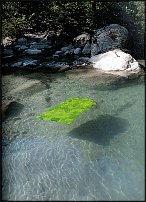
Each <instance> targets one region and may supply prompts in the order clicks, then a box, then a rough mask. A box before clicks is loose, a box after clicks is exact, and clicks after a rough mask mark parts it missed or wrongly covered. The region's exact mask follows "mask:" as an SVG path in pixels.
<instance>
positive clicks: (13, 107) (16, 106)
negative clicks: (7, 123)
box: [3, 102, 24, 120]
mask: <svg viewBox="0 0 146 202" xmlns="http://www.w3.org/2000/svg"><path fill="white" fill-rule="evenodd" d="M23 108H24V105H23V104H21V103H18V102H12V103H10V104H9V106H8V107H7V109H6V110H5V113H4V115H3V120H4V119H6V118H7V117H14V116H18V115H19V114H20V113H21V111H22V110H23Z"/></svg>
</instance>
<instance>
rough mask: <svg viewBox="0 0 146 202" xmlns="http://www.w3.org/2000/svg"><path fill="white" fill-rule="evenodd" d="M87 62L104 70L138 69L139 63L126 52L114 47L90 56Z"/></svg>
mask: <svg viewBox="0 0 146 202" xmlns="http://www.w3.org/2000/svg"><path fill="white" fill-rule="evenodd" d="M89 62H90V63H92V64H93V67H94V68H97V69H101V70H104V71H123V70H126V71H139V70H140V66H139V63H138V62H137V61H136V60H135V59H134V58H133V57H132V56H131V55H130V54H128V53H125V52H123V51H121V50H120V49H115V50H112V51H108V52H106V53H102V54H99V55H95V56H92V57H91V58H90V59H89Z"/></svg>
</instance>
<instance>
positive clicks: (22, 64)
mask: <svg viewBox="0 0 146 202" xmlns="http://www.w3.org/2000/svg"><path fill="white" fill-rule="evenodd" d="M37 63H38V61H37V60H31V59H30V60H22V61H19V62H16V63H14V64H11V65H10V67H28V66H35V65H37Z"/></svg>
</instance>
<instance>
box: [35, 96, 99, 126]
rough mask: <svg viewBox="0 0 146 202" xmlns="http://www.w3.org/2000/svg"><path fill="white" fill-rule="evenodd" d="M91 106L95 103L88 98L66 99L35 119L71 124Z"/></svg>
mask: <svg viewBox="0 0 146 202" xmlns="http://www.w3.org/2000/svg"><path fill="white" fill-rule="evenodd" d="M93 105H96V102H94V101H93V100H91V99H88V98H68V99H66V100H65V101H64V102H61V103H60V104H57V105H56V106H55V107H53V108H51V109H49V110H47V111H46V112H44V113H42V114H41V115H39V116H37V117H36V118H39V119H42V120H46V121H56V122H60V123H66V124H71V123H72V122H73V121H74V119H75V118H76V117H77V116H79V114H80V113H81V112H83V111H86V110H90V109H91V107H92V106H93Z"/></svg>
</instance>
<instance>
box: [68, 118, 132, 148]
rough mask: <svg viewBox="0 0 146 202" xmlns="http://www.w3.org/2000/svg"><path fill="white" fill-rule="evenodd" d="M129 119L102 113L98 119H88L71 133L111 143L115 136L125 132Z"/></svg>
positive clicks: (86, 138) (80, 137)
mask: <svg viewBox="0 0 146 202" xmlns="http://www.w3.org/2000/svg"><path fill="white" fill-rule="evenodd" d="M128 125H129V124H128V121H127V120H125V119H121V118H119V117H114V116H110V115H102V116H100V117H99V118H97V119H96V120H93V121H88V122H86V123H84V124H82V125H80V126H79V127H78V128H75V129H73V130H72V131H71V132H70V133H69V135H70V136H72V137H74V138H78V139H82V140H87V141H91V142H94V143H96V144H99V145H103V146H106V145H109V143H110V140H111V139H112V138H114V136H116V135H119V134H120V133H122V132H125V131H126V129H127V127H128Z"/></svg>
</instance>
